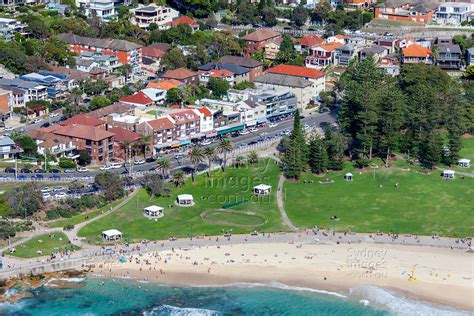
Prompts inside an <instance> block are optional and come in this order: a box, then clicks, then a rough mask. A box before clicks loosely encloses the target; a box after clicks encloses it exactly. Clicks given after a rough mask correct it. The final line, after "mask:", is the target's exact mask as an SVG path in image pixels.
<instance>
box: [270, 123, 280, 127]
mask: <svg viewBox="0 0 474 316" xmlns="http://www.w3.org/2000/svg"><path fill="white" fill-rule="evenodd" d="M277 125H278V124H277V123H270V124H268V127H276V126H277Z"/></svg>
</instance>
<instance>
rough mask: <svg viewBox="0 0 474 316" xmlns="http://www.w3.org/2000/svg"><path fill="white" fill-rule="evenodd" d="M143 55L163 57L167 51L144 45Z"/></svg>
mask: <svg viewBox="0 0 474 316" xmlns="http://www.w3.org/2000/svg"><path fill="white" fill-rule="evenodd" d="M142 55H143V56H146V57H153V58H162V57H163V56H165V55H166V52H164V51H162V50H161V49H159V48H155V47H143V48H142Z"/></svg>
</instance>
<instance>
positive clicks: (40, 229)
mask: <svg viewBox="0 0 474 316" xmlns="http://www.w3.org/2000/svg"><path fill="white" fill-rule="evenodd" d="M138 190H139V188H135V189H134V190H133V192H132V193H131V194H130V195H129V196H127V198H126V199H124V200H123V201H122V202H120V203H119V204H117V205H116V206H115V207H112V208H110V210H108V211H107V212H104V213H102V214H100V215H99V216H96V217H93V218H91V219H89V220H87V221H84V222H82V223H79V224H77V225H75V226H74V229H72V230H69V231H63V228H62V227H55V228H47V227H44V226H42V225H40V224H38V223H37V222H33V226H34V227H35V230H34V231H31V232H28V233H26V234H25V237H24V238H21V239H20V240H17V241H15V242H13V243H11V244H10V245H7V246H4V247H2V248H0V252H3V251H6V250H8V249H9V248H15V247H16V246H18V245H20V244H23V243H25V242H27V241H28V240H31V239H33V238H35V237H38V236H40V235H44V234H51V233H58V232H63V233H64V234H65V235H66V236H67V237H68V238H69V240H70V241H71V243H73V244H74V245H76V246H79V247H81V248H88V247H89V248H90V247H91V246H90V245H87V244H85V243H83V242H81V241H80V240H79V239H78V238H77V233H78V232H79V230H80V229H81V228H82V227H84V226H85V225H87V224H89V223H92V222H93V221H96V220H98V219H101V218H102V217H104V216H107V215H109V214H110V213H112V212H114V211H115V210H118V209H119V208H121V207H122V206H124V205H125V204H126V203H128V202H129V201H130V200H131V199H132V198H133V197H134V196H135V195H136V194H137V192H138Z"/></svg>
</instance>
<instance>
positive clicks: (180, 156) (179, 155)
mask: <svg viewBox="0 0 474 316" xmlns="http://www.w3.org/2000/svg"><path fill="white" fill-rule="evenodd" d="M184 156H185V154H184V153H177V154H176V155H174V157H175V158H176V159H179V158H183V157H184Z"/></svg>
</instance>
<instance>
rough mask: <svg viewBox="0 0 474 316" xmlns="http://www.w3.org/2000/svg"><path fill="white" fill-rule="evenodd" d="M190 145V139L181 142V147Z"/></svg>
mask: <svg viewBox="0 0 474 316" xmlns="http://www.w3.org/2000/svg"><path fill="white" fill-rule="evenodd" d="M189 144H191V140H189V139H187V140H183V141H181V146H184V145H189Z"/></svg>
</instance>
